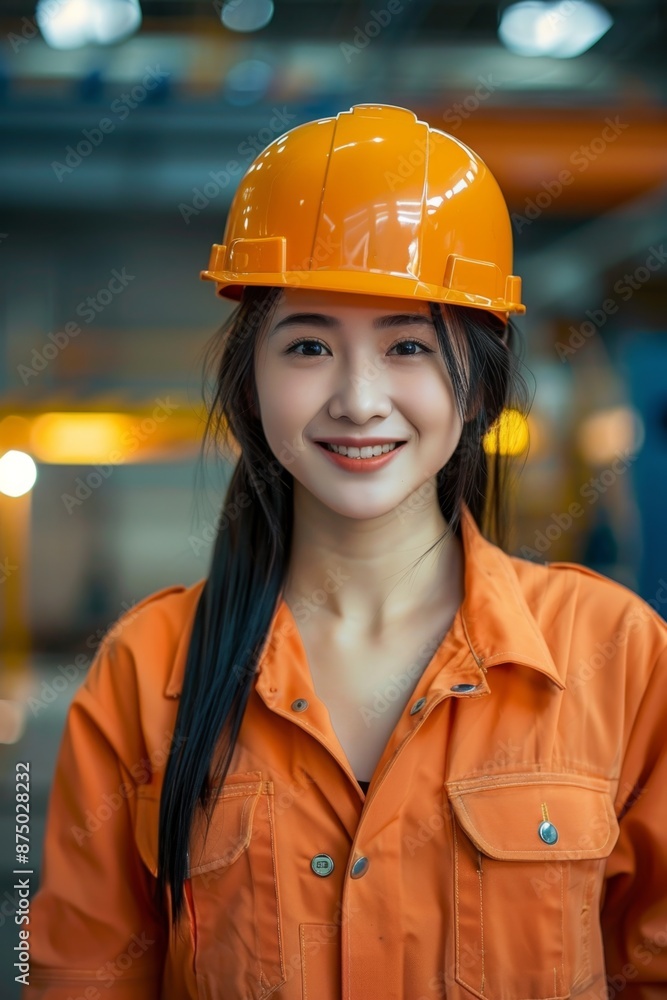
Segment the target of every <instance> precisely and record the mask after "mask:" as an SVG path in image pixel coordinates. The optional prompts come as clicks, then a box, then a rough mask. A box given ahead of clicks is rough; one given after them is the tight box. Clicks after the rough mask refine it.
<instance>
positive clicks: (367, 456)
mask: <svg viewBox="0 0 667 1000" xmlns="http://www.w3.org/2000/svg"><path fill="white" fill-rule="evenodd" d="M316 444H317V446H318V447H319V448H320V449H321V451H322V452H323V453H324V455H326V457H327V460H328V461H330V462H333V463H334V465H337V466H338V468H339V469H344V470H345V471H346V472H361V473H364V472H375V470H376V469H380V468H382V467H383V466H384V465H386V464H387V463H388V462H393V460H394V458H395V457H396V455H399V454H400V452H401V451H402V450H403V448H404V447H405V445H406V444H407V442H406V441H396V442H394V443H393V444H382V445H380V444H378V445H375V447H371V446H370V445H369V446H367V447H364V448H353V447H349V448H346V447H345V446H344V445H330V444H324V443H323V442H321V441H317V442H316Z"/></svg>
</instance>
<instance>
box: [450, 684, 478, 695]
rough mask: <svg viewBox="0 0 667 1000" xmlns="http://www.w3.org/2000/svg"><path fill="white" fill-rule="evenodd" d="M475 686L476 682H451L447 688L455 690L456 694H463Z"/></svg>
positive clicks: (472, 689)
mask: <svg viewBox="0 0 667 1000" xmlns="http://www.w3.org/2000/svg"><path fill="white" fill-rule="evenodd" d="M476 687H477V685H476V684H452V686H451V687H450V689H449V690H450V691H456V693H457V694H465V693H466V692H468V691H474V690H475V688H476Z"/></svg>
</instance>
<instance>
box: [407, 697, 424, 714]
mask: <svg viewBox="0 0 667 1000" xmlns="http://www.w3.org/2000/svg"><path fill="white" fill-rule="evenodd" d="M425 704H426V698H418V699H417V701H416V702H415V703H414V705H413V706H412V708H411V709H410V715H414V714H415V713H416V712H418V711H419V710H420V709H422V708H423V707H424V705H425Z"/></svg>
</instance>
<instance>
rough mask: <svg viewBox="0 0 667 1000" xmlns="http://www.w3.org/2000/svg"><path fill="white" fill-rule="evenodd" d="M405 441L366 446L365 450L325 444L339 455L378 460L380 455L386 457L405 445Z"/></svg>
mask: <svg viewBox="0 0 667 1000" xmlns="http://www.w3.org/2000/svg"><path fill="white" fill-rule="evenodd" d="M403 443H404V442H403V441H394V443H393V444H376V445H374V446H371V445H366V446H365V447H363V448H354V447H352V446H351V445H350V447H348V446H347V445H344V444H329V443H326V444H325V448H328V449H329V451H334V452H336V454H337V455H347V457H348V458H376V457H377V456H378V455H386V454H387V452H389V451H393V450H394V448H397V447H398V445H399V444H403Z"/></svg>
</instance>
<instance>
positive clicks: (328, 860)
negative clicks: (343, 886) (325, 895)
mask: <svg viewBox="0 0 667 1000" xmlns="http://www.w3.org/2000/svg"><path fill="white" fill-rule="evenodd" d="M310 867H311V868H312V869H313V871H314V872H315V874H316V875H321V876H322V878H325V877H326V876H327V875H331V873H332V871H333V870H334V862H333V858H332V857H330V856H329V855H328V854H316V855H315V857H314V858H313V860H312V861H311V862H310Z"/></svg>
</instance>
